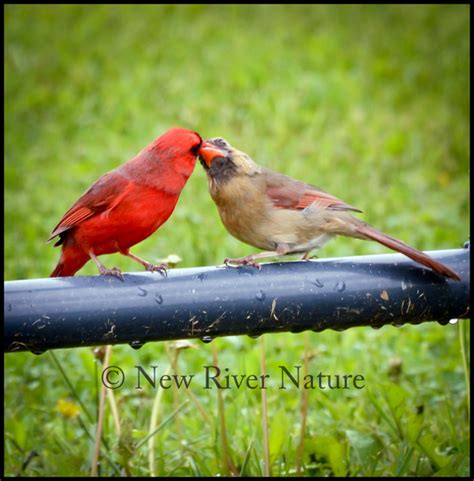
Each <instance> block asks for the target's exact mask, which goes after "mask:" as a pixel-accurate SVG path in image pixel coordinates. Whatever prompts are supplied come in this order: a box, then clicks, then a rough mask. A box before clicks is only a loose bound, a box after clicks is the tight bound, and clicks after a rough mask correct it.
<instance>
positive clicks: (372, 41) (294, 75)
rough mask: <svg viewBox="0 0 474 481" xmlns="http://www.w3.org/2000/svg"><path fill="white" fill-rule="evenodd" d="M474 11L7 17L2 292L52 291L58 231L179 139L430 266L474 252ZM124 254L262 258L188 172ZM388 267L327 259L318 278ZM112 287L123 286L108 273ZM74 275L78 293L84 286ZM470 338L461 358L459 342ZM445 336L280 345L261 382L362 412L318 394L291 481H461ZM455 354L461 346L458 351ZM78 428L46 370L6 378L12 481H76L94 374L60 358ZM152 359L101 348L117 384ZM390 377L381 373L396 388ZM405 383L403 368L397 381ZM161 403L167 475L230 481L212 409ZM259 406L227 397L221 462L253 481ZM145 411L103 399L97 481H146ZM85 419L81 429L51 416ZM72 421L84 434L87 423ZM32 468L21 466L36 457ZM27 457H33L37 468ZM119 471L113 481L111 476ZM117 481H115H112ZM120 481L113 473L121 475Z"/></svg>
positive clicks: (183, 364) (134, 399)
mask: <svg viewBox="0 0 474 481" xmlns="http://www.w3.org/2000/svg"><path fill="white" fill-rule="evenodd" d="M469 33H470V22H469V7H468V6H442V5H437V6H284V5H277V6H262V5H260V6H199V5H187V6H151V5H150V6H125V5H123V6H31V5H22V6H20V5H9V6H6V7H5V57H4V58H5V60H4V66H5V87H4V98H5V113H4V116H5V154H4V155H5V278H6V280H14V279H24V278H40V277H47V276H48V275H49V273H50V272H51V271H52V269H53V267H54V266H55V263H56V262H57V259H58V257H59V250H58V249H57V248H56V249H55V248H53V247H52V245H51V244H45V240H46V239H47V238H48V235H49V233H50V232H51V229H52V228H53V227H54V226H55V225H56V223H57V221H58V220H59V219H60V217H61V216H62V214H63V213H64V212H65V211H66V210H67V209H68V208H69V207H70V206H71V204H72V203H73V202H74V201H75V200H76V199H77V198H78V196H79V195H80V194H81V193H82V192H83V191H84V190H85V189H87V188H88V187H89V185H90V184H91V183H92V182H93V181H95V180H96V179H97V178H98V177H99V176H100V175H101V174H103V173H104V172H106V171H108V170H111V169H112V168H114V167H116V166H117V165H119V164H120V163H122V162H125V161H126V160H128V159H129V158H131V157H132V156H133V155H134V154H135V153H137V152H138V151H139V150H140V149H141V148H143V147H144V146H145V145H146V144H148V143H149V142H150V141H152V140H153V139H154V138H155V137H157V136H158V135H160V134H161V133H163V132H164V131H165V130H167V129H168V128H170V127H172V126H183V127H186V128H190V129H194V130H196V131H198V132H199V133H200V134H201V135H202V136H203V137H205V138H207V137H213V136H217V135H220V136H223V137H225V138H227V139H228V140H229V141H230V142H231V143H232V144H233V145H235V146H237V147H238V148H240V149H242V150H244V151H246V152H248V153H249V154H250V155H251V156H252V157H253V158H254V159H255V160H256V161H257V162H259V163H261V164H263V165H266V166H268V167H271V168H274V169H276V170H280V171H283V172H285V173H287V174H289V175H292V176H294V177H297V178H300V179H304V180H306V181H307V182H309V183H312V184H315V185H317V186H320V187H321V188H323V189H325V190H327V191H329V192H331V193H332V194H334V195H336V196H337V197H339V198H342V199H343V200H344V201H346V202H348V203H349V204H352V205H355V206H357V207H359V208H360V209H362V210H363V211H364V214H363V216H362V218H364V220H367V221H368V222H370V223H372V224H374V225H375V226H377V227H379V228H380V229H381V230H384V231H385V232H387V233H390V234H392V235H394V236H396V237H398V238H401V239H403V240H405V241H406V242H408V243H410V244H412V245H414V246H416V247H418V248H420V249H424V250H431V249H443V248H453V247H460V246H461V245H462V244H463V242H464V241H465V240H466V239H467V238H468V236H469V220H468V219H469V179H468V169H469V155H470V143H469V130H470V129H469V127H470V116H469V109H470V96H469V95H470V94H469V91H470V76H469V63H470V60H469V53H470V48H469V45H470V44H469ZM134 252H135V253H136V254H137V255H139V256H141V257H144V258H146V259H147V260H150V261H152V262H153V261H154V260H155V259H159V258H162V257H166V256H167V255H169V254H178V255H179V256H180V257H182V259H183V262H182V263H181V264H180V265H179V266H180V267H190V266H197V265H212V264H218V263H221V262H222V260H223V258H224V257H228V256H231V257H237V256H241V255H245V254H249V253H252V252H254V250H253V249H252V248H251V247H249V246H246V245H244V244H243V243H241V242H239V241H237V240H236V239H233V238H232V237H231V236H230V235H229V234H228V233H227V232H226V231H225V229H224V228H223V226H222V225H221V224H220V221H219V218H218V215H217V211H216V209H215V206H214V205H213V203H212V200H211V199H210V197H209V195H208V193H207V183H206V178H205V174H204V172H203V171H202V169H201V167H200V166H199V165H197V166H196V170H195V173H194V174H193V176H192V177H191V178H190V180H189V182H188V184H187V185H186V188H185V189H184V191H183V194H182V196H181V198H180V201H179V203H178V206H177V208H176V211H175V213H174V214H173V216H172V217H171V218H170V220H169V221H168V222H167V223H166V225H165V226H163V227H162V228H161V229H160V230H159V231H158V232H157V233H155V234H154V235H153V236H152V237H151V238H149V239H147V240H145V241H144V242H142V243H140V244H139V245H137V246H136V247H135V248H134ZM381 252H386V249H385V248H383V247H382V246H379V245H377V244H374V243H368V242H361V241H357V240H352V239H337V240H334V241H332V242H331V243H330V244H328V245H327V246H325V247H324V249H322V250H321V251H320V252H319V255H320V256H321V257H325V256H327V257H330V256H345V255H358V254H372V253H374V254H375V253H381ZM102 260H103V261H104V262H105V263H106V265H108V266H113V265H117V266H119V267H120V268H122V269H123V270H125V271H136V270H137V264H136V263H135V262H133V261H132V260H130V259H126V258H125V257H123V256H120V255H113V256H108V257H103V258H102ZM96 273H97V270H96V268H95V266H94V265H92V263H88V264H87V265H86V266H85V267H84V268H83V269H82V270H81V271H80V273H79V274H80V275H95V274H96ZM461 327H462V328H463V329H466V333H465V334H464V335H465V336H466V337H467V341H469V331H468V329H469V326H468V325H464V324H463V326H461ZM457 331H458V328H457V327H456V326H451V325H448V326H445V327H442V326H439V325H438V324H431V323H425V324H422V325H419V326H405V327H403V328H400V329H395V328H393V327H385V328H383V329H381V330H378V331H374V330H372V329H369V328H367V329H366V328H357V329H352V330H349V331H346V332H344V333H338V332H322V333H318V334H317V333H307V334H298V335H295V334H274V335H268V336H266V338H265V341H266V351H267V370H268V372H270V373H272V374H273V375H274V376H273V377H275V379H276V378H277V376H278V365H279V364H283V365H285V366H290V367H291V366H293V365H295V364H298V365H302V364H303V357H304V344H305V343H304V338H305V336H309V345H310V346H311V348H310V350H311V355H312V357H311V361H310V363H309V368H310V372H313V373H315V374H318V373H319V372H320V371H322V372H323V373H328V374H336V373H352V374H362V375H364V376H365V378H366V385H367V387H366V389H363V390H360V391H358V390H354V389H352V390H348V391H345V390H335V391H321V390H314V391H311V392H310V393H309V400H308V401H309V412H308V419H307V424H306V438H305V445H304V470H303V474H305V475H319V476H322V475H345V474H349V475H352V476H361V475H365V476H371V475H386V476H394V475H401V476H408V475H418V476H422V475H428V476H430V475H434V474H437V475H445V476H448V475H449V476H456V475H458V476H459V475H465V476H467V475H469V457H468V453H469V447H470V433H469V427H468V418H467V416H468V410H467V404H466V401H467V390H466V381H465V372H464V370H463V365H466V366H467V367H468V362H464V361H463V358H462V355H461V344H460V335H459V333H458V332H457ZM461 337H462V336H461ZM194 344H195V346H196V347H197V348H198V349H188V350H185V351H183V352H182V353H181V354H180V357H179V362H178V364H179V368H180V372H181V373H183V374H192V373H195V374H196V375H198V376H201V375H202V372H203V369H202V366H203V365H209V364H212V362H213V361H212V349H211V346H212V345H215V346H216V349H217V351H218V353H219V363H220V365H221V366H222V367H229V368H231V369H233V370H235V371H236V372H237V373H239V374H240V373H245V372H247V373H248V374H252V373H256V374H258V373H259V369H260V343H259V342H258V341H255V340H251V339H248V338H247V337H232V338H225V339H217V340H215V341H213V344H212V345H211V346H210V345H207V344H202V343H200V342H194ZM56 356H57V359H58V361H59V362H60V365H61V366H62V368H63V369H64V371H65V373H66V374H67V376H68V379H69V381H70V383H71V384H72V386H73V387H74V390H75V391H76V393H77V395H78V396H79V397H80V399H81V401H82V403H83V406H80V405H79V404H78V401H77V400H75V399H74V396H73V394H72V392H71V389H70V387H69V386H68V384H67V383H66V382H65V380H64V378H63V377H62V375H61V373H60V371H59V370H58V367H57V365H56V364H55V362H54V360H53V359H52V357H51V356H50V355H49V354H45V355H42V356H38V357H37V356H33V355H32V354H29V353H25V354H11V355H7V356H6V357H5V361H6V366H5V474H7V475H10V476H11V475H15V474H17V473H19V472H21V468H22V464H23V463H25V461H26V460H27V459H28V458H29V457H30V461H29V462H28V463H27V466H26V467H25V468H24V470H23V474H25V475H30V476H31V475H39V476H46V475H48V476H49V475H52V476H54V475H63V476H64V475H87V474H89V473H90V461H91V459H92V449H93V441H92V440H91V439H90V438H89V437H88V435H87V433H86V431H87V432H89V433H90V434H92V435H93V434H94V432H95V424H94V423H95V422H96V406H97V390H96V387H97V384H96V378H97V372H96V366H95V363H94V357H93V355H92V353H91V351H90V350H89V349H75V350H63V351H57V352H56ZM169 363H170V361H169V358H168V357H167V354H166V349H165V344H164V343H161V344H159V343H155V344H149V345H146V346H144V347H143V348H142V349H140V350H139V351H135V350H132V349H131V348H129V347H128V346H117V347H114V349H113V352H112V364H115V365H118V366H120V367H122V369H124V371H125V372H126V373H127V374H128V375H129V376H130V377H133V373H134V368H133V366H135V365H137V364H140V365H142V366H144V367H146V366H150V365H158V366H159V372H160V373H161V374H164V372H165V371H166V369H167V368H168V366H169ZM394 366H395V367H394ZM396 366H398V367H396ZM193 393H194V395H195V396H196V397H197V399H198V401H199V402H200V403H201V404H202V406H203V407H204V408H205V409H206V411H207V412H208V413H209V414H210V416H211V419H212V423H213V426H212V428H210V427H209V426H207V425H206V423H205V421H204V420H203V417H202V416H201V415H200V414H199V409H198V408H197V407H196V404H195V402H194V401H193V400H191V399H190V398H189V396H187V395H186V393H185V392H183V391H182V390H180V391H177V392H175V393H174V394H173V393H172V392H171V391H167V392H165V393H164V395H163V398H162V401H161V406H160V408H161V411H160V415H159V416H160V419H159V420H158V423H161V422H162V421H163V420H165V419H166V418H167V417H168V416H169V415H171V414H172V413H173V412H174V410H175V409H176V408H178V407H179V406H180V405H181V404H182V403H183V402H184V401H186V400H188V403H187V404H186V405H185V406H184V407H183V409H182V410H181V411H179V412H178V413H177V414H175V415H174V416H173V417H172V418H171V419H170V420H169V422H168V423H167V424H166V425H165V426H164V427H163V428H162V429H161V430H160V431H159V432H158V433H157V434H156V436H157V439H156V466H157V469H158V474H159V475H217V474H219V473H224V472H225V469H226V468H225V466H224V465H223V458H222V441H221V435H222V433H221V431H220V428H219V426H220V424H219V419H218V416H217V396H216V391H215V390H203V389H201V388H200V387H199V386H198V385H197V387H196V388H194V389H193ZM260 394H261V393H260V391H259V390H255V391H253V390H250V389H241V390H230V391H227V392H224V393H223V397H224V404H225V417H226V426H227V438H228V444H229V450H230V456H231V457H232V461H233V463H234V464H235V466H237V467H238V468H239V469H242V468H244V472H245V474H249V475H260V474H261V473H263V466H262V464H261V460H262V458H263V446H262V439H263V437H262V432H261V405H260ZM154 396H155V391H154V390H153V389H151V388H145V389H143V390H142V391H138V390H136V389H134V384H133V382H130V383H127V384H126V385H125V386H124V387H123V388H122V389H119V390H117V391H116V392H115V397H116V400H117V404H118V409H119V413H120V418H121V427H122V434H121V436H120V437H118V436H117V434H116V432H115V429H114V424H113V420H112V417H111V413H110V409H109V407H110V406H109V405H108V404H107V411H106V422H105V426H104V438H105V441H106V443H105V444H106V445H107V447H106V446H105V444H103V448H104V451H103V453H104V452H106V454H105V456H107V457H108V459H109V460H110V462H108V461H107V459H106V458H105V457H104V454H103V455H102V457H101V459H102V460H103V462H102V464H101V473H102V474H103V475H115V474H117V472H121V473H126V472H127V471H126V470H127V469H128V470H129V473H131V474H133V475H147V474H149V473H148V453H147V443H144V444H143V445H142V446H141V447H139V448H137V447H136V445H137V444H138V443H139V442H140V441H141V440H143V439H145V438H146V436H147V435H148V426H149V420H150V415H151V409H152V404H153V399H154ZM267 398H268V408H269V425H270V433H269V434H270V458H271V460H272V462H273V464H272V467H271V472H272V474H273V475H278V474H281V475H293V474H294V473H295V466H296V464H297V452H298V446H299V433H300V430H299V427H300V422H301V414H300V406H301V399H302V392H301V390H298V389H296V388H294V389H288V390H286V391H285V390H279V389H277V387H276V386H271V387H269V389H268V391H267ZM59 399H69V400H71V402H74V403H76V404H78V405H79V408H80V415H79V418H66V417H64V416H62V415H61V414H60V413H59V412H58V411H57V410H56V408H55V406H56V405H57V402H58V400H59ZM84 407H86V409H87V410H88V412H89V413H90V415H91V419H90V420H89V419H88V417H87V415H86V413H85V412H84ZM33 452H34V453H37V455H34V453H33ZM32 453H33V455H32ZM114 463H116V464H114ZM126 466H128V467H127V468H126ZM124 470H125V471H124Z"/></svg>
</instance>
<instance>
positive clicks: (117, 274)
mask: <svg viewBox="0 0 474 481" xmlns="http://www.w3.org/2000/svg"><path fill="white" fill-rule="evenodd" d="M100 273H101V274H102V275H103V276H113V277H117V278H118V279H120V280H121V281H122V282H125V279H124V278H123V275H122V271H121V270H120V269H119V268H118V267H112V269H107V267H103V268H101V269H100Z"/></svg>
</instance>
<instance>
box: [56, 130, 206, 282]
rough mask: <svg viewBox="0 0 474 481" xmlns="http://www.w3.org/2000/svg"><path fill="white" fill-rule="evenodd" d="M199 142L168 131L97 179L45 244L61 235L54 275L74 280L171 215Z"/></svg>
mask: <svg viewBox="0 0 474 481" xmlns="http://www.w3.org/2000/svg"><path fill="white" fill-rule="evenodd" d="M201 143H202V139H201V137H200V136H199V135H198V134H197V133H195V132H192V131H190V130H185V129H178V128H176V129H170V130H168V131H167V132H166V133H165V134H163V135H162V136H161V137H158V138H157V139H156V140H155V141H154V142H152V143H151V144H150V145H148V146H147V147H145V148H144V149H143V150H142V151H141V152H139V153H138V155H137V156H136V157H134V158H133V159H131V160H129V161H128V162H126V163H125V164H123V165H121V166H119V167H118V168H116V169H114V170H112V171H111V172H108V173H107V174H105V175H103V176H102V177H101V178H100V179H98V180H97V181H96V182H95V183H94V184H93V185H92V186H91V187H90V188H89V189H88V190H87V191H86V192H85V193H84V194H83V195H82V196H81V197H80V198H79V199H78V200H77V201H76V202H75V203H74V205H73V206H72V207H71V208H70V209H69V210H68V211H67V212H66V213H65V214H64V216H63V217H62V219H61V220H60V221H59V223H58V225H57V226H56V227H55V228H54V229H53V232H52V233H51V236H50V238H49V239H48V240H51V239H53V238H54V237H56V236H58V235H59V236H60V240H59V241H58V242H57V243H56V245H60V244H63V247H62V255H61V259H60V261H59V263H58V265H57V267H56V269H55V270H54V271H53V273H52V274H51V275H52V276H65V275H74V273H75V272H76V271H77V270H79V269H80V268H81V267H82V266H83V265H84V264H85V263H86V262H87V261H88V260H89V252H91V251H92V252H93V253H94V254H95V255H96V256H99V255H102V254H112V253H114V252H121V253H122V254H128V251H129V249H130V247H132V246H133V245H135V244H137V243H139V242H141V241H142V240H144V239H146V238H147V237H149V236H150V235H151V234H153V232H155V231H156V229H158V228H159V227H160V226H161V225H162V224H163V223H164V222H166V220H167V219H168V218H169V216H170V215H171V214H172V212H173V210H174V208H175V206H176V203H177V201H178V198H179V195H180V193H181V191H182V189H183V187H184V185H185V184H186V182H187V180H188V178H189V176H190V175H191V173H192V171H193V169H194V165H195V163H196V152H197V149H198V148H199V146H200V145H201Z"/></svg>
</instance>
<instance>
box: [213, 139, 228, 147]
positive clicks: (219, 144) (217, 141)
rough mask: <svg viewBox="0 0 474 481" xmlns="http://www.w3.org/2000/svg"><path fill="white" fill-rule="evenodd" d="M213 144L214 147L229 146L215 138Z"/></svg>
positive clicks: (222, 140)
mask: <svg viewBox="0 0 474 481" xmlns="http://www.w3.org/2000/svg"><path fill="white" fill-rule="evenodd" d="M213 144H214V145H215V146H216V147H228V146H229V144H228V143H227V142H226V141H225V140H224V139H223V138H222V137H217V138H215V139H214V141H213Z"/></svg>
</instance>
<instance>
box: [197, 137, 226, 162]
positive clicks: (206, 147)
mask: <svg viewBox="0 0 474 481" xmlns="http://www.w3.org/2000/svg"><path fill="white" fill-rule="evenodd" d="M198 155H199V156H200V157H201V158H202V160H204V162H206V164H207V166H208V167H210V166H211V164H212V161H213V160H214V159H215V158H216V157H226V155H227V154H226V152H225V151H224V150H221V149H219V148H218V147H216V146H215V145H212V144H210V143H208V142H203V143H202V145H201V148H200V149H199V151H198Z"/></svg>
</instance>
